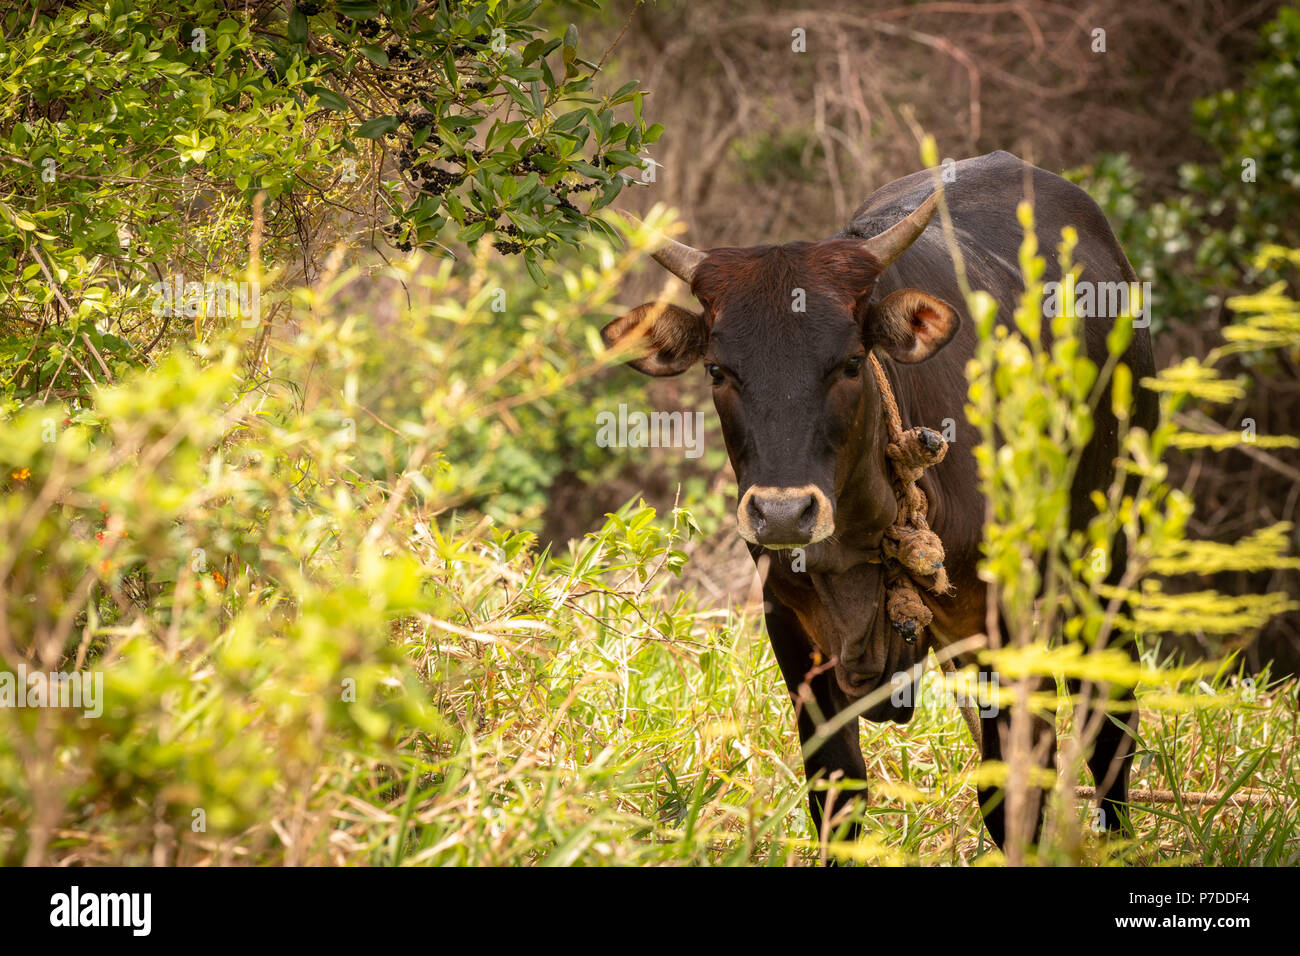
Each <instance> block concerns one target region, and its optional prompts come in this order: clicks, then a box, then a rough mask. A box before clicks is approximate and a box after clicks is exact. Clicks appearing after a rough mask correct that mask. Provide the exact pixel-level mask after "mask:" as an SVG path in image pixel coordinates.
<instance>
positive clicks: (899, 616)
mask: <svg viewBox="0 0 1300 956" xmlns="http://www.w3.org/2000/svg"><path fill="white" fill-rule="evenodd" d="M885 611H886V613H887V614H888V615H889V623H890V624H892V625H893V627H894V630H896V631H898V633H899V634H901V635H902V636H903V640H904V641H905V642H907V643H908V644H915V643H916V639H917V637H919V636H920V634H921V631H923V630H925V628H927V627H929V626H930V622H931V621H932V620H934V614H932V613H931V611H930V609H929V608H928V607H926V605H925V602H924V601H922V600H921V595H919V594H917V593H916V590H915V589H914V588H912V586H911V585H908V584H894V585H893V586H891V587H890V589H889V600H888V601H887V602H886V604H885Z"/></svg>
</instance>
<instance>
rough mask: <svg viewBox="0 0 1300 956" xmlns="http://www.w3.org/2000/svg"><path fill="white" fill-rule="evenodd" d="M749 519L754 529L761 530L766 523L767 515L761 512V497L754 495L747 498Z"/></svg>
mask: <svg viewBox="0 0 1300 956" xmlns="http://www.w3.org/2000/svg"><path fill="white" fill-rule="evenodd" d="M749 521H750V524H752V525H753V526H754V530H755V531H762V530H763V528H764V526H765V525H766V524H767V516H766V515H765V514H764V513H763V503H762V499H760V498H759V497H758V496H756V495H755V496H752V497H751V498H750V499H749Z"/></svg>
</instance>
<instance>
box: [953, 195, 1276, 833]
mask: <svg viewBox="0 0 1300 956" xmlns="http://www.w3.org/2000/svg"><path fill="white" fill-rule="evenodd" d="M1020 219H1021V223H1022V225H1023V226H1024V228H1025V239H1024V241H1023V244H1022V246H1021V253H1020V266H1021V269H1022V272H1023V274H1024V276H1025V277H1026V291H1025V293H1024V295H1023V297H1022V299H1021V301H1020V303H1019V305H1018V307H1017V309H1016V312H1015V315H1014V323H1013V326H1012V327H1011V328H1007V327H1005V326H999V325H997V324H996V323H995V305H994V303H993V300H992V299H991V298H990V297H989V296H988V295H986V294H984V293H982V292H978V291H975V292H972V293H970V295H969V302H970V308H971V312H972V314H973V316H974V317H975V320H976V323H977V326H978V332H979V338H980V341H979V345H978V347H977V353H976V357H975V358H974V359H973V360H972V361H971V362H970V364H969V369H968V371H969V375H970V405H969V406H968V414H969V416H970V418H971V420H972V421H973V422H974V423H975V424H976V425H978V426H979V427H980V429H981V432H982V435H983V442H982V444H981V446H980V447H979V448H978V449H977V450H976V459H977V462H978V466H979V474H980V482H981V486H982V488H983V490H984V492H985V494H986V496H987V498H988V502H989V510H988V523H987V524H986V527H985V535H984V560H983V562H982V569H983V571H982V573H983V576H984V578H985V580H987V581H989V582H990V584H991V585H992V586H993V589H994V593H995V594H996V595H997V596H998V598H999V608H1000V613H1001V616H1002V621H1003V624H1004V625H1005V630H1006V633H1007V634H1008V635H1009V637H1010V641H1011V643H1010V645H1008V646H1005V647H1001V648H995V649H992V650H988V651H985V652H984V653H983V654H982V656H981V659H982V660H984V661H986V662H990V663H992V664H993V665H994V666H995V667H996V668H997V669H998V671H999V673H1000V674H1001V675H1003V676H1004V677H1005V678H1007V679H1011V680H1016V679H1019V678H1029V677H1051V676H1055V677H1058V678H1067V677H1068V678H1076V679H1078V680H1081V681H1083V682H1084V685H1083V693H1082V694H1081V695H1080V696H1081V697H1084V696H1086V697H1089V698H1091V699H1092V700H1094V701H1095V700H1097V699H1100V700H1102V701H1107V700H1108V699H1109V698H1110V697H1112V696H1114V694H1115V692H1116V690H1117V689H1119V688H1122V687H1129V688H1135V689H1137V691H1138V700H1139V705H1140V706H1141V708H1142V709H1143V710H1144V711H1147V712H1155V711H1161V710H1170V711H1177V712H1181V711H1185V710H1188V709H1189V708H1190V709H1194V708H1196V707H1197V706H1199V705H1200V704H1199V703H1198V701H1197V700H1196V698H1195V697H1194V696H1192V695H1191V694H1189V693H1188V692H1186V691H1184V692H1174V691H1173V689H1174V688H1176V687H1177V686H1178V685H1179V684H1180V683H1182V682H1188V681H1192V682H1193V684H1192V685H1186V686H1187V688H1188V690H1190V688H1191V686H1193V685H1194V681H1195V678H1197V677H1198V676H1200V675H1201V674H1203V673H1213V672H1214V671H1215V670H1216V666H1215V665H1214V664H1206V665H1201V666H1199V667H1193V668H1184V669H1181V670H1174V669H1170V668H1167V667H1166V668H1158V667H1156V666H1155V664H1154V659H1153V658H1150V657H1148V658H1147V659H1146V661H1145V662H1144V663H1134V662H1132V661H1130V659H1129V657H1128V655H1127V654H1126V653H1124V652H1121V651H1118V650H1116V649H1115V644H1116V643H1118V641H1119V639H1120V638H1121V637H1123V636H1125V635H1127V634H1130V633H1133V632H1136V634H1137V636H1138V637H1139V638H1140V639H1142V640H1143V641H1144V643H1145V645H1146V646H1147V647H1151V646H1152V644H1151V641H1152V640H1154V639H1158V638H1159V636H1160V635H1161V634H1162V633H1203V634H1219V635H1237V636H1244V635H1247V634H1249V633H1250V632H1251V631H1253V630H1257V629H1259V628H1261V627H1263V626H1264V625H1265V624H1266V623H1267V622H1268V621H1269V620H1271V619H1272V618H1273V617H1274V616H1275V615H1277V614H1280V613H1282V612H1285V611H1287V610H1291V609H1293V608H1295V607H1296V606H1297V605H1296V602H1295V601H1294V600H1293V599H1292V598H1291V597H1290V596H1288V595H1286V594H1284V593H1272V594H1243V595H1227V594H1222V593H1219V592H1217V591H1213V590H1200V591H1195V592H1191V593H1174V592H1170V591H1168V590H1166V589H1165V587H1164V586H1163V583H1162V578H1161V576H1162V575H1170V574H1177V573H1185V572H1195V573H1201V574H1209V573H1214V572H1217V571H1222V570H1230V569H1240V570H1262V569H1269V568H1273V569H1277V568H1285V567H1295V566H1296V562H1297V560H1298V559H1297V558H1296V557H1295V556H1294V555H1292V554H1290V553H1289V551H1290V543H1289V540H1288V539H1289V535H1290V532H1291V530H1292V529H1291V527H1290V526H1289V525H1287V524H1279V525H1277V526H1275V527H1272V528H1268V529H1264V530H1261V531H1259V532H1257V533H1255V534H1253V535H1251V536H1250V537H1249V538H1247V539H1245V540H1243V541H1240V542H1237V543H1235V544H1223V543H1218V542H1207V541H1194V540H1187V538H1186V528H1187V521H1188V518H1189V517H1190V515H1191V504H1190V501H1189V500H1188V499H1187V497H1186V496H1185V495H1184V494H1183V493H1182V492H1181V491H1179V490H1178V489H1176V488H1173V487H1171V486H1170V485H1169V483H1168V482H1167V480H1166V466H1165V464H1164V463H1163V462H1162V456H1163V455H1164V454H1165V452H1166V450H1167V449H1170V448H1182V447H1189V446H1195V445H1201V446H1207V447H1227V446H1228V445H1230V444H1236V443H1237V441H1238V440H1242V441H1258V443H1259V444H1260V445H1261V447H1267V446H1268V445H1273V446H1279V445H1295V444H1296V439H1295V438H1294V437H1293V436H1279V437H1278V438H1276V439H1273V440H1271V441H1270V440H1269V439H1267V438H1261V439H1256V438H1255V437H1254V436H1253V435H1252V436H1251V437H1250V438H1245V437H1243V436H1237V435H1236V434H1235V433H1234V434H1233V435H1232V436H1230V440H1221V439H1219V438H1218V437H1217V436H1214V437H1205V438H1202V437H1201V436H1197V437H1196V438H1195V440H1189V436H1188V433H1187V432H1185V431H1182V430H1181V429H1179V428H1178V427H1177V426H1175V425H1174V424H1173V416H1174V413H1175V412H1176V411H1177V410H1178V408H1179V407H1180V406H1181V405H1182V404H1183V403H1184V402H1185V401H1187V400H1189V399H1199V400H1205V401H1211V402H1224V401H1230V400H1233V399H1236V398H1239V397H1241V396H1242V395H1243V394H1244V389H1245V382H1244V380H1227V379H1224V378H1223V377H1222V375H1221V374H1220V372H1219V371H1218V368H1217V363H1218V362H1219V361H1220V359H1221V358H1222V357H1223V356H1225V355H1227V354H1231V353H1232V352H1236V351H1242V350H1244V349H1253V350H1257V349H1262V348H1292V349H1294V348H1296V347H1298V346H1300V325H1297V324H1296V322H1295V321H1294V320H1295V318H1296V314H1297V312H1296V310H1297V305H1296V303H1294V302H1293V301H1291V300H1290V299H1288V298H1287V297H1286V296H1284V295H1283V294H1282V293H1281V288H1280V287H1273V288H1270V289H1269V290H1267V291H1266V292H1265V293H1263V294H1260V295H1256V296H1243V297H1239V298H1237V299H1233V300H1232V306H1233V308H1235V309H1237V310H1239V311H1247V312H1251V313H1252V314H1248V315H1246V316H1244V317H1243V318H1242V319H1241V320H1240V322H1239V323H1238V324H1237V325H1235V326H1231V327H1229V328H1228V329H1227V330H1226V332H1225V337H1226V338H1227V339H1228V341H1229V344H1228V345H1226V346H1224V347H1223V348H1221V349H1219V350H1217V351H1216V352H1214V353H1212V354H1211V355H1209V356H1207V357H1206V358H1205V359H1197V358H1188V359H1185V360H1184V361H1183V362H1181V363H1179V364H1177V365H1175V366H1173V367H1172V368H1168V369H1165V370H1163V371H1162V372H1160V373H1159V374H1158V375H1157V376H1156V377H1155V378H1149V379H1145V380H1144V381H1143V383H1142V384H1143V385H1145V386H1147V387H1148V388H1151V389H1152V390H1154V391H1156V392H1157V393H1158V396H1159V405H1160V421H1159V423H1158V424H1157V426H1156V428H1155V430H1154V432H1152V433H1151V434H1148V433H1147V432H1146V431H1145V430H1143V429H1141V428H1138V427H1136V426H1133V425H1132V423H1131V410H1132V407H1133V387H1134V386H1133V376H1132V372H1131V370H1130V369H1129V368H1128V367H1127V366H1125V365H1124V364H1123V363H1122V362H1120V361H1119V357H1120V356H1121V355H1122V354H1123V352H1124V350H1125V348H1126V347H1127V345H1128V343H1129V341H1130V339H1131V335H1132V328H1133V326H1132V316H1130V315H1121V316H1120V317H1119V318H1118V319H1117V320H1116V322H1115V324H1114V327H1113V329H1112V330H1111V332H1110V333H1109V335H1108V338H1107V346H1108V350H1109V358H1108V360H1107V361H1106V363H1105V365H1104V366H1103V367H1102V368H1098V367H1097V366H1096V364H1094V363H1093V362H1092V361H1090V360H1089V359H1088V358H1087V356H1086V355H1084V354H1083V352H1082V345H1081V343H1082V320H1081V319H1079V318H1078V317H1076V316H1075V315H1074V310H1073V304H1072V302H1070V301H1068V299H1067V301H1066V302H1065V304H1064V305H1065V307H1064V308H1063V309H1062V310H1061V314H1059V315H1057V316H1055V317H1053V318H1052V319H1051V320H1050V321H1051V336H1050V339H1049V340H1047V341H1045V339H1047V337H1046V336H1044V334H1043V329H1042V322H1043V307H1042V295H1043V287H1042V284H1041V278H1042V275H1043V273H1044V269H1045V261H1044V259H1043V258H1042V257H1041V256H1040V255H1039V254H1038V248H1037V242H1036V239H1035V236H1034V233H1033V229H1032V227H1033V211H1032V208H1031V207H1030V206H1029V205H1028V204H1024V205H1022V206H1021V208H1020ZM1076 239H1077V237H1076V235H1075V234H1074V232H1073V231H1072V230H1070V229H1067V230H1065V232H1064V234H1063V236H1062V241H1061V245H1060V249H1059V261H1060V263H1061V267H1062V270H1063V272H1069V271H1071V269H1072V265H1073V258H1072V252H1073V249H1074V246H1075V243H1076ZM1274 254H1275V255H1276V254H1277V253H1276V251H1275V252H1274ZM1075 272H1076V273H1077V272H1078V270H1077V269H1075ZM1066 288H1067V290H1068V289H1069V285H1068V284H1067V285H1066ZM1049 342H1050V344H1049ZM1107 386H1109V388H1110V392H1109V395H1107V394H1106V392H1105V389H1106V387H1107ZM1102 401H1109V403H1110V408H1111V410H1113V411H1114V413H1115V415H1116V417H1117V418H1118V420H1119V427H1120V447H1121V456H1120V460H1119V461H1118V462H1117V468H1116V471H1115V476H1114V480H1113V481H1112V482H1111V484H1110V486H1109V488H1108V489H1106V490H1105V491H1098V492H1094V494H1093V496H1092V500H1093V503H1094V505H1095V506H1096V508H1097V515H1096V517H1094V518H1093V519H1092V521H1091V522H1090V524H1089V526H1088V530H1087V532H1086V533H1084V532H1077V531H1071V529H1070V509H1069V503H1070V488H1071V485H1072V484H1073V482H1074V478H1075V474H1076V471H1077V468H1078V465H1079V460H1080V455H1081V452H1082V450H1083V448H1084V446H1085V444H1086V443H1087V441H1088V439H1089V438H1090V437H1091V435H1092V430H1093V411H1094V409H1097V408H1098V407H1100V403H1101V402H1102ZM1117 537H1122V539H1123V540H1125V541H1126V544H1127V552H1128V562H1127V565H1126V570H1125V573H1124V575H1123V577H1122V579H1121V580H1120V581H1119V584H1118V586H1111V585H1108V584H1107V583H1106V580H1107V576H1108V575H1109V574H1110V572H1111V570H1112V569H1111V559H1110V550H1111V547H1112V545H1111V542H1112V541H1114V540H1116V539H1117ZM1126 600H1127V601H1128V602H1131V615H1132V616H1131V617H1129V616H1128V614H1129V611H1128V610H1127V609H1125V602H1126ZM1060 637H1066V638H1070V639H1079V638H1081V639H1082V644H1080V643H1074V644H1071V645H1068V646H1065V647H1056V648H1053V647H1052V645H1053V643H1054V642H1055V641H1056V640H1058V639H1059V638H1060ZM1084 645H1086V646H1087V647H1089V648H1091V650H1090V652H1089V653H1086V654H1085V653H1084ZM1161 685H1165V688H1164V689H1162V690H1161V691H1160V692H1159V693H1153V691H1154V690H1155V688H1157V687H1160V686H1161ZM1002 699H1003V700H1004V701H1008V700H1009V702H1010V705H1011V706H1013V707H1014V706H1018V705H1017V704H1016V703H1015V700H1014V695H1007V694H1005V692H1004V694H1003V698H1002ZM1025 703H1026V704H1028V705H1029V706H1033V707H1037V708H1038V709H1039V710H1040V712H1041V710H1042V706H1043V700H1042V698H1041V694H1040V695H1038V696H1037V697H1035V696H1034V695H1032V694H1028V692H1027V691H1026V697H1025ZM1072 703H1074V704H1075V705H1076V706H1077V705H1079V703H1080V701H1078V700H1075V701H1073V702H1072ZM1131 707H1132V705H1131V704H1129V705H1120V704H1119V703H1117V702H1112V703H1110V704H1109V709H1110V711H1111V712H1112V713H1115V712H1119V711H1121V710H1125V709H1131ZM1080 713H1081V711H1076V713H1075V718H1076V719H1077V718H1078V717H1079V716H1080ZM1095 730H1096V728H1095V725H1094V726H1093V727H1091V728H1090V729H1089V730H1088V731H1085V732H1084V733H1085V735H1087V734H1092V733H1095ZM1074 736H1075V738H1076V739H1075V740H1074V744H1075V747H1074V748H1073V749H1072V750H1068V751H1067V754H1070V755H1071V756H1072V758H1073V759H1071V758H1070V757H1067V759H1066V760H1065V762H1064V763H1063V764H1062V767H1061V769H1062V771H1063V773H1062V774H1061V776H1060V778H1059V779H1056V780H1054V781H1051V782H1049V783H1048V785H1049V786H1050V785H1051V784H1052V783H1054V784H1055V786H1056V787H1057V789H1058V797H1059V796H1060V795H1062V794H1068V793H1070V792H1072V788H1073V786H1074V785H1075V784H1076V783H1077V782H1079V780H1078V774H1079V772H1080V771H1079V756H1080V747H1079V746H1078V744H1079V740H1078V739H1077V738H1078V736H1079V732H1078V731H1077V730H1076V733H1075V735H1074ZM1023 739H1024V740H1025V741H1026V742H1027V741H1028V739H1029V738H1028V737H1027V736H1026V737H1024V738H1023ZM1026 745H1027V744H1026ZM1027 753H1028V752H1027V750H1025V751H1023V752H1022V754H1021V756H1022V758H1023V759H1025V760H1026V761H1027V760H1028V756H1027ZM1012 779H1014V775H1013V777H1012ZM1246 782H1247V781H1246V780H1245V778H1244V777H1243V779H1241V780H1237V781H1236V782H1235V784H1234V786H1235V787H1240V786H1242V785H1243V784H1244V783H1246ZM1021 785H1022V786H1030V785H1031V784H1029V783H1028V780H1027V779H1026V780H1023V781H1022V784H1021ZM1061 805H1062V806H1065V804H1064V803H1062V804H1061ZM1079 825H1080V823H1079V821H1078V819H1077V817H1075V816H1074V815H1073V814H1072V813H1069V812H1066V813H1064V814H1063V815H1062V818H1061V819H1058V820H1057V825H1056V827H1055V828H1054V829H1053V828H1051V827H1049V829H1048V834H1049V843H1050V840H1051V839H1054V840H1055V841H1056V845H1047V846H1045V847H1043V848H1042V852H1044V853H1047V854H1049V855H1050V854H1053V853H1062V852H1064V853H1066V854H1067V856H1068V855H1070V854H1072V853H1073V852H1074V851H1072V850H1070V849H1069V848H1070V847H1072V846H1076V847H1077V845H1078V843H1079V836H1078V827H1079ZM1071 829H1073V831H1074V832H1073V833H1071V832H1070V831H1071Z"/></svg>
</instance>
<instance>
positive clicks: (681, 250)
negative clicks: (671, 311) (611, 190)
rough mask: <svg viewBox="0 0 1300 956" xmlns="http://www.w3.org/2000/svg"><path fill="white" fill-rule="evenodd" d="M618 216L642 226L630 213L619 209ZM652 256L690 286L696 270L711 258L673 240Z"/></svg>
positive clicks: (667, 241) (665, 243)
mask: <svg viewBox="0 0 1300 956" xmlns="http://www.w3.org/2000/svg"><path fill="white" fill-rule="evenodd" d="M618 214H619V215H620V216H622V217H623V218H624V219H628V220H630V221H632V222H634V223H636V224H637V225H640V224H641V220H640V219H638V218H637V217H636V216H634V215H632V214H631V213H630V212H625V211H623V210H622V209H619V210H618ZM650 256H651V258H653V259H654V261H655V262H657V263H659V264H660V265H661V266H663V267H664V268H665V269H667V270H668V271H669V272H671V273H672V274H673V275H675V276H677V278H679V279H681V280H682V281H683V282H685V283H686V284H687V285H690V284H691V281H692V280H693V279H694V278H695V270H696V269H698V268H699V267H700V263H701V262H703V261H704V260H705V259H707V258H708V257H709V254H708V253H707V252H702V251H701V250H699V249H696V248H694V247H692V246H688V245H685V244H684V243H680V242H677V241H675V240H673V239H666V240H664V246H663V248H662V249H660V250H659V251H658V252H652V253H651V254H650Z"/></svg>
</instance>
